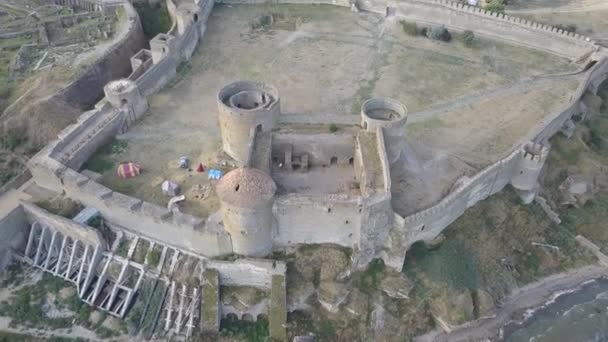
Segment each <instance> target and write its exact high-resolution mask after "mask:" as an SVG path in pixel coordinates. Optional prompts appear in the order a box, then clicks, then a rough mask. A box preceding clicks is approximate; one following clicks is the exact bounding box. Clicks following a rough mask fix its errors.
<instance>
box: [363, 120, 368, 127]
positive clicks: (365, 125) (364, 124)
mask: <svg viewBox="0 0 608 342" xmlns="http://www.w3.org/2000/svg"><path fill="white" fill-rule="evenodd" d="M363 129H367V121H365V122H364V123H363Z"/></svg>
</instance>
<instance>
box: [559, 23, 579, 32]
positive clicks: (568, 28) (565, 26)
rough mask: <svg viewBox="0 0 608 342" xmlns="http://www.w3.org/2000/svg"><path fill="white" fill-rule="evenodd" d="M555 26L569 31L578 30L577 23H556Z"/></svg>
mask: <svg viewBox="0 0 608 342" xmlns="http://www.w3.org/2000/svg"><path fill="white" fill-rule="evenodd" d="M555 28H556V29H559V30H564V31H569V32H576V29H577V27H576V25H574V24H568V25H562V24H557V25H555Z"/></svg>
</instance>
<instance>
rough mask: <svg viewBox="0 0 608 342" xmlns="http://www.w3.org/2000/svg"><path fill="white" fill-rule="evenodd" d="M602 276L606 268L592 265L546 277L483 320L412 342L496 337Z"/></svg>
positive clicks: (512, 295)
mask: <svg viewBox="0 0 608 342" xmlns="http://www.w3.org/2000/svg"><path fill="white" fill-rule="evenodd" d="M606 276H608V269H606V268H605V267H601V266H596V265H593V266H586V267H582V268H579V269H575V270H572V271H568V272H564V273H559V274H555V275H552V276H549V277H546V278H544V279H541V280H540V281H537V282H534V283H531V284H529V285H526V286H524V287H521V288H519V289H517V290H515V291H513V293H512V294H511V295H510V296H509V297H508V299H507V300H506V302H505V303H504V304H503V305H502V306H501V307H500V308H498V309H495V310H494V311H492V312H491V313H490V315H488V317H486V318H482V319H479V320H476V321H472V322H469V323H466V324H463V325H461V326H458V327H456V328H454V329H452V330H451V331H450V332H447V333H446V332H440V331H433V332H430V333H428V334H426V335H422V336H419V337H417V338H416V339H415V341H416V342H430V341H436V342H442V341H450V342H457V341H481V340H486V339H490V338H494V337H497V336H498V334H499V331H500V330H501V328H502V327H504V326H505V325H507V324H508V323H509V322H510V321H512V320H514V319H515V320H521V319H522V315H523V314H524V313H525V312H526V311H527V309H530V308H534V307H539V306H541V305H543V304H545V303H546V302H547V301H548V300H550V299H551V298H552V297H553V296H554V295H555V294H557V293H563V292H564V291H570V290H572V289H575V288H577V287H579V286H581V284H583V283H585V282H587V281H590V280H594V279H597V278H602V277H606Z"/></svg>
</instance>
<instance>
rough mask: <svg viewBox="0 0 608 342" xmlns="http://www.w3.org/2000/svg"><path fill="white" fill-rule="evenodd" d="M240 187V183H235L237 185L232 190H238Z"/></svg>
mask: <svg viewBox="0 0 608 342" xmlns="http://www.w3.org/2000/svg"><path fill="white" fill-rule="evenodd" d="M240 188H241V185H240V184H237V185H236V186H235V187H234V191H237V192H238V191H239V189H240Z"/></svg>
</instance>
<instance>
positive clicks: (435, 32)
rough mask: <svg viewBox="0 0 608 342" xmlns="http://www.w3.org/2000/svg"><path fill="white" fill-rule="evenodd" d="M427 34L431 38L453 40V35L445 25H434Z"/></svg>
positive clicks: (444, 40)
mask: <svg viewBox="0 0 608 342" xmlns="http://www.w3.org/2000/svg"><path fill="white" fill-rule="evenodd" d="M427 35H428V37H429V38H431V39H435V40H441V41H443V42H449V41H450V40H452V35H451V34H450V32H449V31H448V29H446V28H445V27H444V26H437V27H433V28H431V29H430V30H428V31H427Z"/></svg>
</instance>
